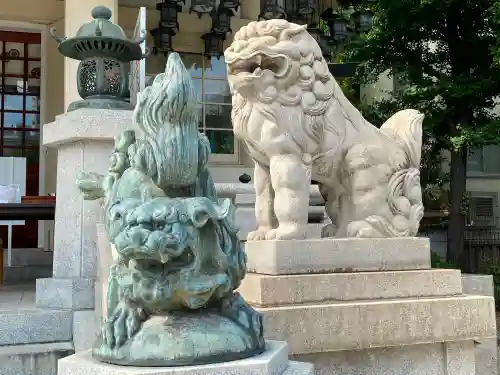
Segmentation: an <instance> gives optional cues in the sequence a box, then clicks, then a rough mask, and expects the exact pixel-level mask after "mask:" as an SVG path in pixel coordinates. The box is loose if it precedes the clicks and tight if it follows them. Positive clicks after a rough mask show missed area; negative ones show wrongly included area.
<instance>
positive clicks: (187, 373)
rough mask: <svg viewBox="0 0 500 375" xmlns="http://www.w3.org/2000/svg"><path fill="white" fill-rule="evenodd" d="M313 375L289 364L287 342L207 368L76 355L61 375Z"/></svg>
mask: <svg viewBox="0 0 500 375" xmlns="http://www.w3.org/2000/svg"><path fill="white" fill-rule="evenodd" d="M219 374H224V375H313V366H312V365H310V364H307V363H300V362H289V360H288V348H287V344H286V343H285V342H273V341H270V342H268V343H267V350H266V352H264V353H263V354H261V355H259V356H255V357H252V358H248V359H244V360H241V361H233V362H225V363H219V364H213V365H204V366H184V367H132V366H116V365H109V364H106V363H101V362H97V361H96V360H95V359H93V358H92V355H91V353H90V351H85V352H81V353H77V354H74V355H72V356H69V357H66V358H64V359H62V360H60V361H59V365H58V375H219Z"/></svg>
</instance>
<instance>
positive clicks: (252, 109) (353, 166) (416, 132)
mask: <svg viewBox="0 0 500 375" xmlns="http://www.w3.org/2000/svg"><path fill="white" fill-rule="evenodd" d="M225 58H226V63H227V66H228V78H229V83H230V87H231V90H232V95H233V111H232V120H233V127H234V133H235V134H236V136H237V137H239V138H240V139H242V140H243V141H244V142H245V143H246V145H247V148H248V150H249V153H250V156H251V157H252V159H253V160H254V162H255V172H254V179H253V181H254V186H255V193H256V204H255V212H256V218H257V224H258V228H257V230H256V231H254V232H252V233H250V234H249V235H248V239H249V240H264V239H267V240H273V239H301V238H305V237H306V227H307V216H308V206H309V185H310V182H311V179H313V180H315V181H317V182H318V183H319V187H320V191H321V194H322V195H323V197H324V198H325V201H326V204H325V206H326V212H327V214H328V216H329V217H330V219H331V221H332V223H331V224H329V225H328V226H326V227H325V228H324V229H323V233H322V235H323V237H404V236H414V235H415V234H416V233H417V230H418V226H419V222H420V220H421V218H422V216H423V212H424V207H423V205H422V196H421V187H420V172H419V166H420V156H421V145H422V121H423V118H424V116H423V115H422V114H421V113H419V112H418V111H416V110H411V109H409V110H404V111H400V112H398V113H396V114H395V115H394V116H392V117H391V118H389V119H388V120H387V121H386V122H385V123H384V124H383V125H382V126H381V127H380V128H377V127H375V126H373V125H372V124H370V123H369V122H368V121H366V120H365V119H364V118H363V116H362V115H361V113H360V112H359V111H358V110H357V109H356V108H355V107H354V106H353V105H352V104H351V103H350V102H349V101H348V100H347V99H346V97H345V96H344V94H343V93H342V90H341V88H340V87H339V85H338V84H337V82H336V81H335V79H334V78H333V76H332V75H331V74H330V72H329V70H328V65H327V63H326V61H325V59H324V58H323V55H322V53H321V49H320V47H319V46H318V44H317V43H316V41H315V40H314V38H313V37H312V36H311V35H309V33H308V32H307V31H306V26H299V25H296V24H293V23H290V22H287V21H286V20H269V21H261V22H251V23H249V24H248V25H247V26H244V27H242V28H241V29H240V30H239V31H238V32H237V33H236V35H235V37H234V41H233V43H232V44H231V46H230V47H229V48H228V49H227V50H226V51H225Z"/></svg>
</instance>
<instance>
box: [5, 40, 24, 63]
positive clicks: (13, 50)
mask: <svg viewBox="0 0 500 375" xmlns="http://www.w3.org/2000/svg"><path fill="white" fill-rule="evenodd" d="M5 54H6V55H7V56H6V57H5V61H9V57H11V58H14V59H16V58H17V59H18V58H20V57H24V44H23V43H14V42H5Z"/></svg>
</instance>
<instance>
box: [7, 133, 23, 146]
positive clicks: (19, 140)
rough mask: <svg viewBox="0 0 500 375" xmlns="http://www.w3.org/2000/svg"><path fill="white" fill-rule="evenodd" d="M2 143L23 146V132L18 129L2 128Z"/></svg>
mask: <svg viewBox="0 0 500 375" xmlns="http://www.w3.org/2000/svg"><path fill="white" fill-rule="evenodd" d="M3 145H4V146H7V147H19V148H22V147H23V132H22V131H20V130H4V131H3Z"/></svg>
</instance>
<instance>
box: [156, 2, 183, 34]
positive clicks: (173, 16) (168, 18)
mask: <svg viewBox="0 0 500 375" xmlns="http://www.w3.org/2000/svg"><path fill="white" fill-rule="evenodd" d="M156 9H157V10H159V11H160V26H161V27H169V28H171V29H176V30H179V19H178V15H179V13H180V12H182V6H180V5H179V4H178V3H177V2H173V1H168V0H166V1H164V2H162V3H158V4H156Z"/></svg>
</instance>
